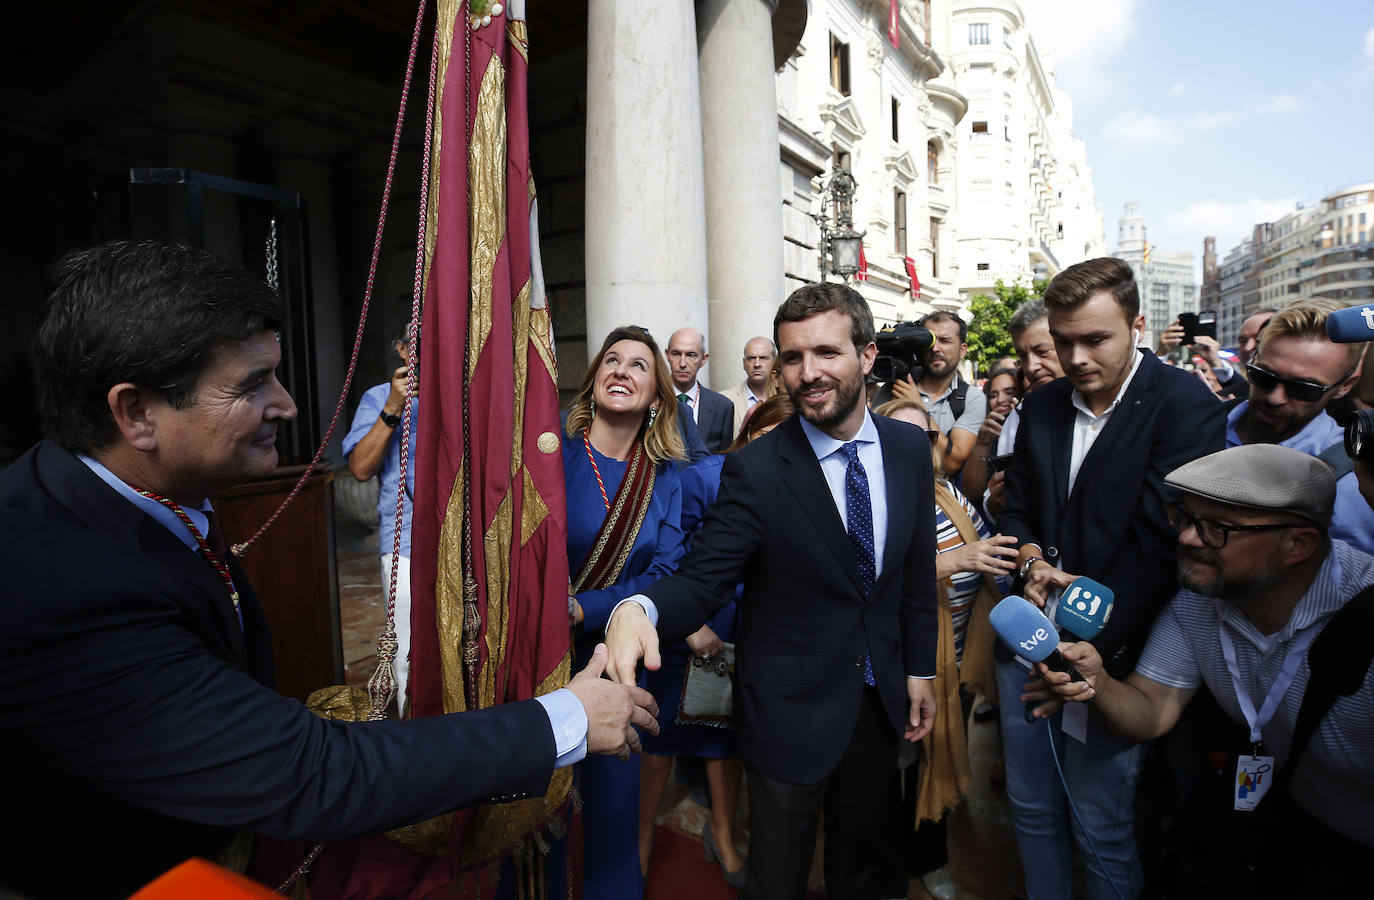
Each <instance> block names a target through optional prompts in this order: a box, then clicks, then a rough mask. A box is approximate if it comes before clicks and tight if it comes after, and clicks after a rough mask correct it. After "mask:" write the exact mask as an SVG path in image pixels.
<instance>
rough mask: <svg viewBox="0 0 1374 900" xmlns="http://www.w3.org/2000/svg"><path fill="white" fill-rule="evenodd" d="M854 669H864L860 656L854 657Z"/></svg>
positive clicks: (862, 659)
mask: <svg viewBox="0 0 1374 900" xmlns="http://www.w3.org/2000/svg"><path fill="white" fill-rule="evenodd" d="M854 667H855V668H856V669H862V668H863V667H864V658H863V657H862V656H856V657H854Z"/></svg>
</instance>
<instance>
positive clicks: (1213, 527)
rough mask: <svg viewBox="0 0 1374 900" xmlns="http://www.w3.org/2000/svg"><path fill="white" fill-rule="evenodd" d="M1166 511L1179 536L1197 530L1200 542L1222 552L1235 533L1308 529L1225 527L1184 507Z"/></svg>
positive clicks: (1292, 524) (1294, 524)
mask: <svg viewBox="0 0 1374 900" xmlns="http://www.w3.org/2000/svg"><path fill="white" fill-rule="evenodd" d="M1164 511H1165V512H1166V513H1167V514H1168V516H1169V527H1170V528H1172V529H1173V530H1174V531H1177V532H1178V533H1179V534H1182V533H1183V532H1185V531H1187V530H1188V529H1189V528H1196V529H1197V537H1198V540H1200V541H1202V543H1203V544H1205V545H1207V546H1208V547H1211V548H1212V549H1213V550H1220V549H1221V548H1222V547H1225V546H1226V541H1227V539H1228V538H1230V536H1231V532H1233V531H1279V530H1281V529H1284V528H1306V527H1307V526H1306V525H1303V524H1300V523H1298V522H1270V523H1267V524H1264V525H1225V524H1223V523H1221V522H1215V521H1213V520H1211V519H1199V518H1197V517H1196V516H1194V515H1192V514H1191V513H1189V512H1188V510H1186V509H1184V508H1183V507H1182V506H1179V505H1177V504H1172V505H1169V506H1166V507H1165V508H1164Z"/></svg>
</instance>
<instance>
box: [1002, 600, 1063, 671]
mask: <svg viewBox="0 0 1374 900" xmlns="http://www.w3.org/2000/svg"><path fill="white" fill-rule="evenodd" d="M988 620H989V621H990V622H991V623H992V630H993V631H994V632H996V633H997V636H998V637H999V638H1001V640H1002V643H1004V644H1006V645H1007V646H1008V647H1009V648H1011V650H1012V651H1013V652H1015V653H1016V654H1017V655H1019V656H1022V657H1024V658H1026V659H1028V660H1030V661H1031V662H1040V661H1042V660H1043V659H1045V657H1047V656H1049V655H1050V654H1051V653H1053V652H1054V651H1055V650H1056V649H1057V647H1058V645H1059V632H1058V631H1056V630H1055V628H1054V624H1053V623H1052V622H1050V620H1049V619H1047V618H1045V614H1044V613H1042V612H1041V611H1040V610H1039V609H1037V608H1036V607H1035V606H1034V604H1032V603H1031V602H1030V601H1029V600H1025V599H1023V598H1021V597H1018V596H1016V595H1015V594H1012V595H1010V596H1008V597H1003V598H1002V602H1000V603H998V604H997V605H996V606H994V607H993V608H992V614H991V615H990V616H989V617H988Z"/></svg>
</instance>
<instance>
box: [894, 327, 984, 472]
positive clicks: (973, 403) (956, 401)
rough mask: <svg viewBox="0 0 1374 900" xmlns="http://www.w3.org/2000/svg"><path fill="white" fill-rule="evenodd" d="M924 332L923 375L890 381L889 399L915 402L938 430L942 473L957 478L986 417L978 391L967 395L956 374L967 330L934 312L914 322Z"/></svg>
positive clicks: (962, 354)
mask: <svg viewBox="0 0 1374 900" xmlns="http://www.w3.org/2000/svg"><path fill="white" fill-rule="evenodd" d="M920 324H921V325H923V326H924V327H925V328H926V330H928V331H929V332H930V337H931V345H930V349H929V350H928V351H926V354H925V366H924V371H923V372H922V373H921V374H920V376H919V378H913V374H914V373H910V372H909V373H907V375H906V377H904V378H903V377H901V376H900V375H898V376H897V377H895V378H894V379H893V380H892V382H891V385H892V396H893V397H894V398H896V399H898V400H916V399H919V400H920V401H921V402H922V403H923V404H924V405H925V408H926V409H927V410H929V411H930V416H931V418H932V419H933V420H934V423H935V427H936V428H938V429H940V438H941V445H940V449H941V450H942V451H943V452H944V456H945V472H946V474H948V475H950V476H951V477H953V476H955V475H958V474H959V471H960V470H961V469H963V467H964V461H965V460H966V459H968V457H969V454H970V453H972V452H973V444H974V441H975V440H977V438H978V429H979V427H980V426H981V425H982V424H983V417H984V416H986V415H987V411H988V401H987V398H986V397H984V396H983V393H982V392H981V391H975V390H969V383H968V382H967V381H965V380H964V379H963V378H962V377H960V375H959V371H958V369H959V363H961V362H963V361H964V356H965V354H967V353H968V325H967V324H966V323H965V322H964V320H963V319H961V318H959V317H958V316H956V315H955V314H954V313H952V312H948V311H946V310H942V309H941V310H936V311H935V312H933V313H931V314H930V315H928V316H926V318H925V320H924V321H923V322H921V323H920Z"/></svg>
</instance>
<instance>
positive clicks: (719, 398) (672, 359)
mask: <svg viewBox="0 0 1374 900" xmlns="http://www.w3.org/2000/svg"><path fill="white" fill-rule="evenodd" d="M663 355H664V356H666V357H668V371H669V372H670V373H672V376H673V388H674V390H676V391H677V399H678V401H679V402H680V403H682V404H683V405H684V406H686V407H687V409H688V410H690V411H691V418H692V421H693V422H695V423H696V426H697V431H699V432H701V438H702V440H703V441H705V442H706V448H707V449H708V450H710V451H711V452H712V453H720V452H721V451H722V450H724V449H725V448H726V447H728V446H730V443H731V441H733V440H734V439H735V405H734V404H733V403H731V402H730V401H729V399H727V398H726V396H725V395H724V394H718V393H716V392H715V391H713V390H711V389H710V388H708V387H706V386H704V385H702V384H701V383H700V382H698V381H697V373H698V372H700V371H701V367H702V366H704V365H706V361H707V360H708V359H710V358H711V354H709V353H707V352H706V339H705V338H704V337H702V334H701V332H700V331H697V330H696V329H695V328H679V329H678V330H677V331H674V332H673V335H672V337H670V338H668V349H667V350H664V351H663Z"/></svg>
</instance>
